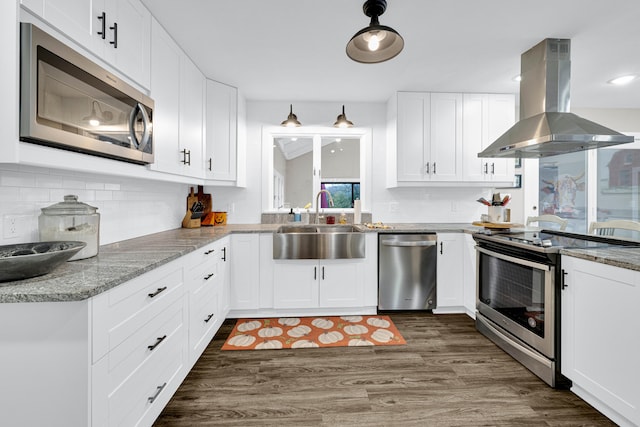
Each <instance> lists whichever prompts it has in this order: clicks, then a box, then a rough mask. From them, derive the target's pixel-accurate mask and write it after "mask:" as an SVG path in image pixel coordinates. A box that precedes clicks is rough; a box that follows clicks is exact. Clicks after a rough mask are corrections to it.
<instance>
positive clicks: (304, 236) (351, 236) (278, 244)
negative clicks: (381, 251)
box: [273, 224, 365, 259]
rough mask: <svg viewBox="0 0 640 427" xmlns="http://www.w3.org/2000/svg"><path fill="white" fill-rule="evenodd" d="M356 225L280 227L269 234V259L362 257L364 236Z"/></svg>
mask: <svg viewBox="0 0 640 427" xmlns="http://www.w3.org/2000/svg"><path fill="white" fill-rule="evenodd" d="M362 231H363V229H362V228H360V226H357V225H343V224H339V225H338V224H336V225H324V224H320V225H313V224H309V225H306V224H301V225H282V226H280V227H279V228H278V230H277V231H276V232H275V233H274V234H273V259H349V258H364V257H365V233H363V232H362Z"/></svg>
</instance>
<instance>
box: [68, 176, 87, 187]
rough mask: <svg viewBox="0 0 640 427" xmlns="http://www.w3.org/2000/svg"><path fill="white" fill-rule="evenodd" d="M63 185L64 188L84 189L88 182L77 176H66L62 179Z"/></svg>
mask: <svg viewBox="0 0 640 427" xmlns="http://www.w3.org/2000/svg"><path fill="white" fill-rule="evenodd" d="M62 186H63V187H64V188H77V189H82V190H84V189H85V188H87V183H86V181H83V180H80V179H78V178H77V177H65V178H63V179H62Z"/></svg>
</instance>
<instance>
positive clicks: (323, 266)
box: [322, 265, 324, 280]
mask: <svg viewBox="0 0 640 427" xmlns="http://www.w3.org/2000/svg"><path fill="white" fill-rule="evenodd" d="M322 280H324V265H323V266H322Z"/></svg>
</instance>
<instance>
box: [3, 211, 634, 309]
mask: <svg viewBox="0 0 640 427" xmlns="http://www.w3.org/2000/svg"><path fill="white" fill-rule="evenodd" d="M280 225H281V224H238V225H235V224H229V225H226V226H223V227H201V228H195V229H184V228H178V229H175V230H169V231H164V232H160V233H155V234H150V235H147V236H142V237H137V238H134V239H129V240H124V241H122V242H117V243H111V244H108V245H103V246H101V247H100V251H99V254H98V256H96V257H93V258H88V259H84V260H79V261H72V262H67V263H64V264H63V265H62V266H60V267H58V268H57V269H55V270H54V271H53V272H51V273H49V274H46V275H44V276H40V277H34V278H32V279H26V280H20V281H14V282H6V283H0V303H25V302H57V301H81V300H85V299H88V298H91V297H92V296H95V295H98V294H100V293H102V292H105V291H107V290H109V289H111V288H113V287H115V286H118V285H120V284H122V283H124V282H126V281H128V280H131V279H133V278H135V277H137V276H140V275H142V274H144V273H146V272H148V271H150V270H153V269H155V268H158V267H160V266H162V265H164V264H166V263H168V262H170V261H173V260H175V259H177V258H179V257H181V256H184V255H187V254H188V253H190V252H193V251H195V250H196V249H198V248H201V247H203V246H206V245H208V244H209V243H212V242H214V241H216V240H218V239H221V238H223V237H225V236H227V235H229V234H231V233H273V232H275V231H276V230H277V228H278V227H279V226H280ZM385 225H386V226H389V228H385V229H379V228H371V229H366V228H364V227H363V228H364V231H366V232H377V233H419V232H441V233H446V232H450V233H460V232H464V233H474V232H478V231H481V230H482V228H481V227H476V226H473V225H471V224H466V223H410V224H385ZM561 253H562V254H564V255H570V256H575V257H578V258H583V259H587V260H589V261H595V262H600V263H603V264H609V265H614V266H618V267H623V268H627V269H632V270H637V271H640V248H623V247H621V248H608V249H588V250H578V249H566V250H563V251H562V252H561Z"/></svg>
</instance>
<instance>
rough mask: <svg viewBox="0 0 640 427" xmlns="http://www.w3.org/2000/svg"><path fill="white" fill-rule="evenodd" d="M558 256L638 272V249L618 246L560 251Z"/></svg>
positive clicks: (639, 268)
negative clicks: (566, 256)
mask: <svg viewBox="0 0 640 427" xmlns="http://www.w3.org/2000/svg"><path fill="white" fill-rule="evenodd" d="M560 254H561V255H568V256H572V257H576V258H582V259H585V260H587V261H593V262H599V263H601V264H607V265H612V266H615V267H622V268H626V269H629V270H635V271H640V248H631V247H623V246H620V247H608V248H596V249H562V250H560Z"/></svg>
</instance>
